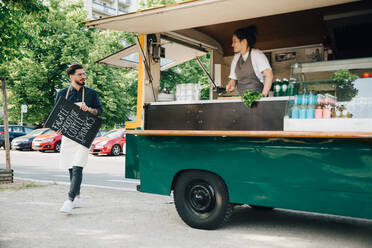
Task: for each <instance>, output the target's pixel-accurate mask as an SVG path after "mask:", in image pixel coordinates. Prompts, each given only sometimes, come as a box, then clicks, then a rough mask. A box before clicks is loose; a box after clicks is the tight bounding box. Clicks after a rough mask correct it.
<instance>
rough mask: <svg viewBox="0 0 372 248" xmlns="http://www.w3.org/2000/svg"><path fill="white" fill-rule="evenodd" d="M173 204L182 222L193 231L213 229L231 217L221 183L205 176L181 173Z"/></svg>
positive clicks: (229, 205) (217, 179)
mask: <svg viewBox="0 0 372 248" xmlns="http://www.w3.org/2000/svg"><path fill="white" fill-rule="evenodd" d="M174 202H175V205H176V209H177V212H178V214H179V215H180V217H181V218H182V220H183V221H184V222H185V223H186V224H188V225H189V226H191V227H193V228H199V229H208V230H211V229H216V228H218V227H219V226H221V225H222V224H224V223H225V222H227V221H228V219H229V218H230V216H231V214H232V209H233V208H232V205H231V204H230V203H229V193H228V191H227V188H226V185H225V183H224V181H223V180H222V179H221V178H220V177H218V176H216V175H214V174H212V173H208V172H203V171H188V172H184V173H182V174H181V175H180V176H179V178H178V180H177V181H176V184H175V187H174Z"/></svg>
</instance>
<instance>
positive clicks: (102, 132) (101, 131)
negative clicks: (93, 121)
mask: <svg viewBox="0 0 372 248" xmlns="http://www.w3.org/2000/svg"><path fill="white" fill-rule="evenodd" d="M105 133H107V131H105V130H102V129H100V130H98V132H97V135H96V138H98V137H101V136H103V135H104V134H105Z"/></svg>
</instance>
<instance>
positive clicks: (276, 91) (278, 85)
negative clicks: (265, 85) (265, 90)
mask: <svg viewBox="0 0 372 248" xmlns="http://www.w3.org/2000/svg"><path fill="white" fill-rule="evenodd" d="M280 90H281V81H280V79H279V78H277V79H276V80H275V82H274V96H280Z"/></svg>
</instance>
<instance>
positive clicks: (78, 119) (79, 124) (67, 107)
mask: <svg viewBox="0 0 372 248" xmlns="http://www.w3.org/2000/svg"><path fill="white" fill-rule="evenodd" d="M101 124H102V120H101V119H99V118H98V117H96V116H94V115H93V114H91V113H89V112H84V111H82V110H81V109H80V108H79V107H78V106H77V105H75V104H73V103H71V102H69V101H67V100H65V99H63V98H60V99H59V100H58V102H57V104H56V106H55V107H54V109H53V111H52V113H51V114H50V115H49V117H48V120H47V121H46V123H45V127H49V128H51V129H53V130H60V131H61V133H62V135H64V136H66V137H68V138H70V139H72V140H74V141H76V142H78V143H80V144H82V145H84V146H86V147H88V148H89V146H90V144H91V143H92V141H93V139H94V138H95V136H96V135H97V132H98V130H99V128H100V127H101Z"/></svg>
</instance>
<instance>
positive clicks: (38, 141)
mask: <svg viewBox="0 0 372 248" xmlns="http://www.w3.org/2000/svg"><path fill="white" fill-rule="evenodd" d="M61 140H62V135H59V134H56V133H55V132H54V131H52V133H46V134H42V135H39V136H37V137H35V139H34V140H33V141H32V149H33V150H36V151H40V152H45V151H48V150H49V151H55V152H60V150H61Z"/></svg>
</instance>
